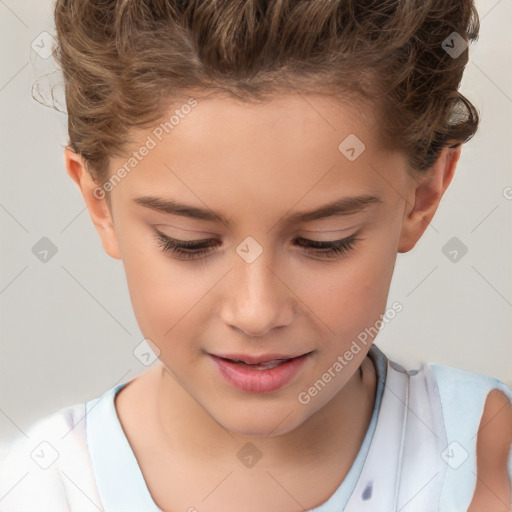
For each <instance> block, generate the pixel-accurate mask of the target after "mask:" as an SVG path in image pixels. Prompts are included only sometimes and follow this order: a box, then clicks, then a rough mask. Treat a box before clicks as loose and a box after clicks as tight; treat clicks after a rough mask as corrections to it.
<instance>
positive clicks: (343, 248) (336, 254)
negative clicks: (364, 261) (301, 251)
mask: <svg viewBox="0 0 512 512" xmlns="http://www.w3.org/2000/svg"><path fill="white" fill-rule="evenodd" d="M360 233H361V229H359V230H358V231H356V232H355V233H353V234H352V235H350V236H347V237H345V238H342V239H340V240H332V241H328V242H324V241H322V242H320V241H318V240H308V239H307V238H297V242H298V245H299V246H302V247H306V248H307V249H311V250H312V251H313V253H314V255H315V256H320V257H322V258H341V257H343V256H346V255H347V254H348V253H349V252H350V251H351V250H352V249H353V248H354V246H355V244H356V242H357V241H358V240H360V238H359V234H360Z"/></svg>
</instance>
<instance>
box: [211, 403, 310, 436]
mask: <svg viewBox="0 0 512 512" xmlns="http://www.w3.org/2000/svg"><path fill="white" fill-rule="evenodd" d="M213 417H214V419H215V420H216V421H217V423H219V424H220V425H221V426H222V427H223V428H224V429H225V430H227V431H228V432H231V433H232V434H234V435H236V436H239V437H251V438H255V437H262V438H268V437H276V436H280V435H283V434H287V433H288V432H291V431H292V430H294V429H296V428H297V427H298V426H300V425H301V424H302V423H303V422H304V421H305V420H306V419H307V417H305V416H304V417H302V418H298V417H297V412H296V411H293V410H291V409H286V408H285V407H276V408H275V409H273V410H271V411H268V410H267V411H261V410H256V409H254V410H253V411H250V410H246V411H240V410H236V411H235V414H234V415H233V414H232V411H230V413H228V414H226V415H223V414H220V415H219V416H213Z"/></svg>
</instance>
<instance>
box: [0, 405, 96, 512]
mask: <svg viewBox="0 0 512 512" xmlns="http://www.w3.org/2000/svg"><path fill="white" fill-rule="evenodd" d="M84 417H85V404H83V403H81V404H75V405H72V406H68V407H65V408H63V409H60V410H59V411H57V412H54V413H52V414H50V415H47V416H45V417H43V418H40V419H39V420H37V421H36V422H34V423H32V424H31V425H30V427H29V428H28V429H27V430H26V432H24V433H21V434H19V435H18V436H17V437H16V438H15V439H14V440H12V441H10V442H9V443H4V444H3V446H2V453H1V458H0V498H1V501H0V510H1V511H2V512H22V511H23V512H32V511H34V512H35V511H37V512H50V511H51V512H61V511H62V512H64V511H66V512H69V510H70V508H69V503H70V496H71V495H73V493H76V492H77V488H76V486H79V487H81V488H82V489H83V490H84V491H85V492H86V493H87V494H88V495H89V496H90V499H88V501H89V505H88V506H87V507H86V508H84V509H83V510H89V509H90V508H91V505H92V501H94V500H97V501H98V502H99V500H98V499H97V496H95V487H94V486H93V480H91V476H92V475H91V473H90V472H89V470H88V452H87V442H86V435H85V421H84ZM73 487H75V489H74V490H73V489H72V488H73ZM71 499H73V497H71ZM82 499H83V497H82Z"/></svg>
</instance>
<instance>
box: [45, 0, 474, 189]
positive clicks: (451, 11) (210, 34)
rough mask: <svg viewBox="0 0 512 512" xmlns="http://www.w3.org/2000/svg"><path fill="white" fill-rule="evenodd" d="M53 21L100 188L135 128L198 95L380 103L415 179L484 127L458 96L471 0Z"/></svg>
mask: <svg viewBox="0 0 512 512" xmlns="http://www.w3.org/2000/svg"><path fill="white" fill-rule="evenodd" d="M54 18H55V25H56V33H57V45H56V47H55V48H54V57H55V59H56V60H57V62H58V64H59V65H60V67H61V69H62V72H63V76H64V88H65V97H66V107H67V113H68V134H69V143H68V145H69V146H70V147H71V148H72V150H73V151H75V152H76V153H78V154H80V155H81V156H82V157H83V159H84V161H85V164H86V167H87V170H88V172H89V173H90V174H91V176H92V177H93V178H94V179H95V181H97V182H99V183H103V182H104V181H105V180H106V179H107V178H108V174H109V161H110V158H111V157H113V156H122V155H123V154H124V151H125V150H126V147H127V145H128V144H130V143H131V140H130V136H131V134H132V133H133V131H132V130H131V129H132V128H141V129H144V128H146V127H150V126H151V125H153V124H154V123H155V122H156V121H158V120H159V119H161V118H162V115H163V113H165V112H167V111H168V109H169V105H173V104H176V102H177V101H178V100H179V99H180V98H185V97H187V96H190V95H194V94H196V96H197V95H198V94H199V95H200V94H201V93H205V94H206V93H208V94H209V95H211V94H227V95H230V96H232V97H236V98H238V99H241V100H243V101H265V100H266V99H269V98H271V97H272V96H273V95H276V94H279V93H283V92H287V91H288V92H290V91H291V92H293V91H299V92H305V93H307V92H313V93H321V92H325V93H326V94H331V95H335V96H336V95H337V96H338V97H339V98H340V99H347V98H348V99H350V100H351V101H354V102H356V103H357V102H359V103H357V104H360V105H369V106H370V107H371V108H372V109H373V111H374V112H376V113H378V117H377V118H378V120H379V122H378V126H379V129H378V134H379V137H380V138H381V140H382V141H383V142H384V143H385V144H386V147H388V148H390V149H393V150H399V151H403V152H404V154H405V155H407V160H408V162H409V166H410V170H411V172H423V171H426V170H427V169H428V168H429V167H430V166H431V165H432V164H433V163H434V162H435V160H436V159H437V157H438V156H439V154H440V152H441V151H442V149H443V148H444V147H455V146H458V145H460V144H462V143H464V142H466V141H467V140H469V139H470V138H471V137H472V136H473V135H474V134H475V132H476V130H477V127H478V122H479V116H478V112H477V110H476V108H475V107H474V106H473V105H472V104H471V102H470V101H469V100H468V99H466V98H465V97H464V96H463V95H462V94H461V93H460V92H459V91H458V89H459V86H460V82H461V79H462V74H463V71H464V68H465V66H466V64H467V61H468V51H467V50H466V47H467V46H468V44H469V43H470V42H472V41H475V40H476V39H477V38H478V32H479V28H480V25H479V19H478V13H477V11H476V8H475V6H474V5H473V2H472V0H272V1H271V0H237V1H233V0H56V4H55V10H54ZM454 33H456V34H454ZM450 38H451V39H450ZM447 41H448V43H447ZM455 41H457V43H458V44H462V45H463V46H462V50H463V51H461V52H458V53H459V55H454V54H453V53H450V52H449V51H447V49H446V47H447V46H448V47H449V48H451V47H454V46H455Z"/></svg>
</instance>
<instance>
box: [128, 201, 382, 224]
mask: <svg viewBox="0 0 512 512" xmlns="http://www.w3.org/2000/svg"><path fill="white" fill-rule="evenodd" d="M134 201H135V203H137V204H139V205H141V206H144V207H146V208H150V209H151V210H156V211H158V212H162V213H167V214H171V215H179V216H182V217H189V218H191V219H198V220H206V221H210V222H220V223H222V224H224V225H226V226H228V227H231V222H230V220H229V219H227V218H226V217H225V216H224V215H222V214H221V213H219V212H216V211H213V210H209V209H207V208H199V207H197V206H192V205H188V204H184V203H180V202H179V201H176V200H174V199H163V198H160V197H155V196H141V197H136V198H135V199H134ZM379 203H382V200H381V199H380V198H379V197H377V196H372V195H360V196H348V197H342V198H340V199H337V200H336V201H333V202H331V203H328V204H326V205H324V206H321V207H320V208H316V209H314V210H308V211H299V212H294V213H292V214H290V215H287V216H285V217H284V219H283V220H284V221H286V222H288V223H292V224H294V223H297V224H298V223H301V222H309V221H313V220H318V219H325V218H328V217H334V216H342V215H351V214H354V213H358V212H360V211H362V210H364V209H366V208H367V207H369V206H370V205H374V204H379Z"/></svg>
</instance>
